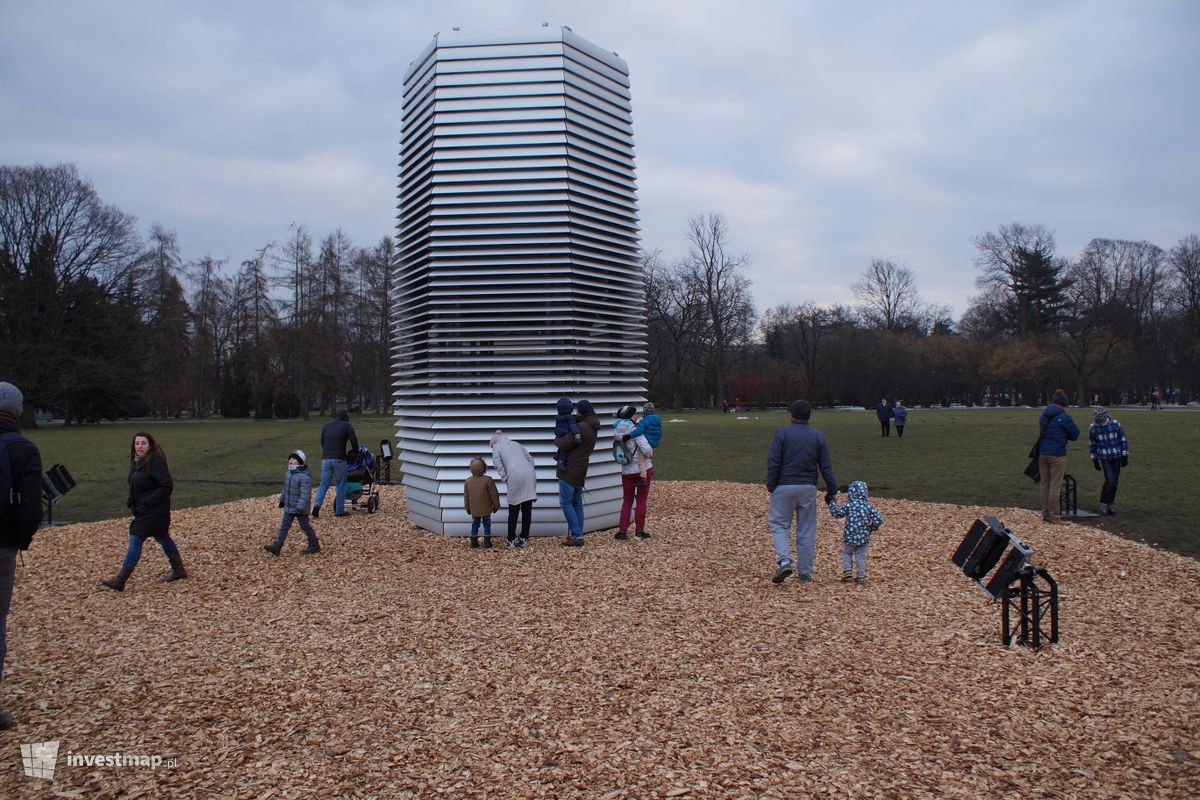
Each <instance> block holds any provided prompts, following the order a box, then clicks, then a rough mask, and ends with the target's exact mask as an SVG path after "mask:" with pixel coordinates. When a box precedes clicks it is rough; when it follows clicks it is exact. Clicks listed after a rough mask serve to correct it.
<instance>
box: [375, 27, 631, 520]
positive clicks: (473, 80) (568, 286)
mask: <svg viewBox="0 0 1200 800" xmlns="http://www.w3.org/2000/svg"><path fill="white" fill-rule="evenodd" d="M628 75H629V71H628V68H627V67H626V64H625V62H624V61H623V60H622V59H621V58H619V57H618V56H617V55H616V54H614V53H610V52H606V51H604V50H602V49H601V48H599V47H597V46H596V45H594V44H592V43H590V42H588V41H587V40H585V39H583V38H581V37H579V36H577V35H575V34H574V33H573V32H572V31H571V30H570V29H569V28H565V27H564V28H557V29H556V28H549V27H543V28H541V29H540V30H537V31H535V32H534V33H533V34H532V35H515V36H508V35H499V36H469V35H466V34H461V33H457V32H455V33H452V34H450V35H438V36H436V37H434V40H433V42H432V43H430V45H429V46H428V47H427V48H426V49H425V51H424V52H422V53H421V55H420V56H419V57H418V58H417V59H416V60H415V61H413V62H412V64H411V65H410V67H409V69H408V71H407V73H406V75H405V78H404V130H403V137H402V140H401V147H400V176H399V194H398V197H399V205H398V224H397V234H396V240H397V245H398V248H397V249H398V256H397V262H396V265H395V281H394V284H395V289H394V293H393V298H392V301H393V302H392V324H393V342H394V346H395V372H394V377H395V382H394V387H395V406H396V414H397V416H398V417H399V420H398V422H397V427H398V435H397V439H398V443H399V457H400V461H401V465H402V470H403V474H404V485H405V493H406V496H407V500H408V509H409V515H410V517H411V519H412V520H413V521H414V522H415V523H416V524H418V525H420V526H421V527H423V528H426V529H428V530H431V531H435V532H439V533H446V534H452V535H463V534H466V533H467V532H468V529H469V526H470V518H469V517H468V516H467V514H466V512H465V511H464V509H463V500H462V484H463V480H464V479H465V478H466V477H467V475H468V474H469V473H468V463H469V461H470V459H471V458H472V457H474V456H480V457H483V458H484V460H485V461H487V462H488V464H489V466H490V464H491V455H490V447H489V439H490V437H491V434H492V432H493V431H495V430H496V429H503V430H504V431H505V433H507V434H508V435H509V436H510V437H512V438H513V439H515V440H517V441H519V442H521V443H522V444H524V445H525V446H526V447H527V448H529V450H530V452H531V453H532V454H533V457H534V460H535V461H536V463H537V476H538V500H537V503H536V504H535V505H534V527H533V532H534V533H535V534H562V533H564V532H565V526H564V522H563V516H562V512H561V511H560V510H559V508H558V481H557V478H556V477H555V469H554V459H553V455H554V445H553V442H552V438H553V424H554V413H555V412H554V404H555V401H556V400H557V399H558V398H559V397H562V396H566V397H570V398H571V399H572V400H579V399H582V398H586V399H588V400H590V401H591V402H592V404H593V405H594V406H595V408H596V410H597V412H598V413H599V414H600V416H601V420H602V422H603V426H602V429H601V440H600V442H599V443H598V445H597V447H596V451H595V453H594V454H593V456H592V465H591V469H590V471H589V473H588V480H587V485H586V487H585V488H586V491H585V515H586V525H585V529H586V530H600V529H604V528H609V527H613V526H615V524H616V517H617V512H618V509H619V506H620V496H621V491H620V474H619V468H618V466H617V465H616V464H615V463H614V462H613V460H612V457H611V430H612V428H611V423H612V419H613V414H614V412H615V410H616V409H617V407H618V406H620V405H622V404H625V403H637V402H639V401H641V400H642V399H644V397H645V387H646V325H645V305H644V302H645V301H644V291H643V278H642V274H641V270H640V266H639V250H638V216H637V198H636V184H635V179H634V157H633V128H632V122H631V106H630V93H629V79H628ZM493 474H494V473H493ZM500 488H501V493H502V498H501V502H502V505H503V502H504V500H503V490H504V485H503V483H501V484H500ZM504 517H505V512H504V511H503V510H502V511H501V512H500V515H499V519H498V520H497V521H499V522H501V523H502V522H503V520H504Z"/></svg>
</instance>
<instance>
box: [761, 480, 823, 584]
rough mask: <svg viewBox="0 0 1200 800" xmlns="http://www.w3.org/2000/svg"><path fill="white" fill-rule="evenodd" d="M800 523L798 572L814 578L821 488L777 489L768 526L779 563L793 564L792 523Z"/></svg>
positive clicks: (768, 514) (774, 493)
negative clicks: (814, 556)
mask: <svg viewBox="0 0 1200 800" xmlns="http://www.w3.org/2000/svg"><path fill="white" fill-rule="evenodd" d="M793 517H794V518H795V520H796V560H795V562H793V563H794V565H795V567H796V572H797V573H799V574H800V575H811V574H812V571H813V550H814V549H815V547H816V540H817V487H816V486H812V485H808V486H792V485H786V486H776V487H775V491H773V492H771V503H770V506H769V507H768V509H767V522H768V524H769V525H770V526H771V539H772V540H773V541H774V543H775V560H776V562H783V561H791V560H792V558H791V543H790V542H789V541H788V539H790V538H791V532H792V519H793Z"/></svg>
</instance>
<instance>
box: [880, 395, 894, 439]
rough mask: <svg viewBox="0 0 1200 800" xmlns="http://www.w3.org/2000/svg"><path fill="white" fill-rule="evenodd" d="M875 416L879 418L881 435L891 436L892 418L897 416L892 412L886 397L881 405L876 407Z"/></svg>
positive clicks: (882, 399) (881, 400)
mask: <svg viewBox="0 0 1200 800" xmlns="http://www.w3.org/2000/svg"><path fill="white" fill-rule="evenodd" d="M875 416H876V417H878V418H879V433H880V435H882V436H891V435H892V417H893V416H895V412H894V411H893V410H892V407H891V406H889V405H888V401H887V398H886V397H882V398H880V400H879V405H877V406H875Z"/></svg>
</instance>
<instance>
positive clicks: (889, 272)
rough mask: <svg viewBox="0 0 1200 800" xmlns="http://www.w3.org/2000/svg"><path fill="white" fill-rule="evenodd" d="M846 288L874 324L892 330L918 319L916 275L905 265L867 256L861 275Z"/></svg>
mask: <svg viewBox="0 0 1200 800" xmlns="http://www.w3.org/2000/svg"><path fill="white" fill-rule="evenodd" d="M850 289H851V291H853V292H854V296H855V297H856V298H858V301H859V302H860V303H862V304H863V316H864V317H865V318H866V319H868V320H869V321H870V322H871V323H872V324H874V325H875V326H877V327H881V328H883V329H884V330H887V331H896V330H900V329H901V328H905V327H911V326H913V325H915V324H916V323H917V321H918V320H917V318H918V312H919V309H920V298H919V297H918V295H917V282H916V279H915V278H914V277H913V274H912V270H910V269H909V268H908V267H903V266H898V265H896V264H895V263H893V262H891V261H884V260H883V259H880V258H874V259H871V265H870V266H869V267H867V270H866V272H864V273H863V277H862V279H861V280H859V281H857V282H856V283H854V284H853V285H852V286H851V287H850Z"/></svg>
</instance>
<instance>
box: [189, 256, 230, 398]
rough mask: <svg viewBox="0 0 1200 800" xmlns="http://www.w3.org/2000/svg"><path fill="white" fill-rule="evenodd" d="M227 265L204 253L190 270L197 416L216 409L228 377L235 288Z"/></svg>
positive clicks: (194, 392)
mask: <svg viewBox="0 0 1200 800" xmlns="http://www.w3.org/2000/svg"><path fill="white" fill-rule="evenodd" d="M224 265H225V262H224V261H218V260H216V259H214V258H212V257H211V256H205V257H204V258H202V259H200V260H199V261H196V262H194V263H193V264H191V265H190V266H189V267H188V269H187V275H188V278H189V280H190V282H191V283H192V285H193V287H194V288H193V290H192V296H191V302H190V305H191V312H192V316H191V330H192V336H191V338H192V343H193V349H192V353H193V358H192V361H191V369H192V381H191V382H192V387H193V389H192V413H193V414H194V415H195V416H198V417H199V416H204V415H205V414H208V413H211V412H212V411H213V410H214V403H215V402H216V398H217V394H216V389H217V387H219V386H220V385H221V383H222V382H223V380H224V377H225V375H224V369H225V366H226V348H227V346H228V344H229V334H230V319H229V316H228V315H227V314H226V313H225V312H226V309H227V308H228V307H229V306H230V295H231V293H232V290H231V287H230V284H229V281H228V279H227V278H225V276H224V275H223V269H224Z"/></svg>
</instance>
